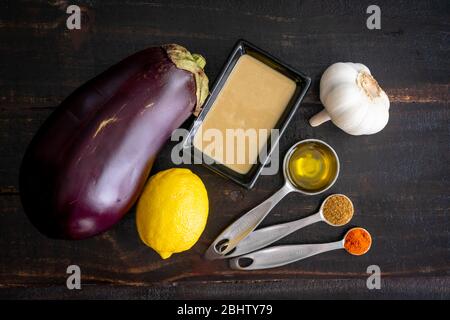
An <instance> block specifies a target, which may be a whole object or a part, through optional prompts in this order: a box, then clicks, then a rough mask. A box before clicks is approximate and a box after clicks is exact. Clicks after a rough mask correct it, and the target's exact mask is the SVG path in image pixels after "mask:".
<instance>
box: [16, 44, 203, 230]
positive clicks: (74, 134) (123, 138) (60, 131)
mask: <svg viewBox="0 0 450 320" xmlns="http://www.w3.org/2000/svg"><path fill="white" fill-rule="evenodd" d="M204 66H205V59H204V58H203V57H202V56H200V55H196V54H190V53H189V51H188V50H186V49H185V48H183V47H182V46H179V45H175V44H170V45H165V46H159V47H152V48H148V49H145V50H142V51H140V52H138V53H135V54H133V55H131V56H129V57H128V58H125V59H124V60H122V61H121V62H119V63H117V64H116V65H114V66H112V67H111V68H109V69H108V70H106V71H105V72H103V73H102V74H100V75H98V76H97V77H95V78H94V79H92V80H90V81H88V82H87V83H85V84H84V85H82V86H81V87H80V88H78V89H77V90H76V91H75V92H73V93H72V94H71V95H70V96H69V97H68V98H66V99H65V100H64V101H63V102H62V103H61V104H60V105H59V106H58V107H57V108H56V110H55V111H54V112H53V113H52V114H51V115H50V117H49V118H48V119H47V120H46V121H45V122H44V124H43V125H42V126H41V128H40V129H39V131H38V132H37V134H36V135H35V137H34V138H33V140H32V141H31V143H30V145H29V146H28V148H27V151H26V153H25V156H24V158H23V161H22V165H21V169H20V195H21V200H22V204H23V206H24V209H25V213H26V214H27V216H28V217H29V219H30V221H31V222H32V223H33V225H34V226H36V228H37V229H38V230H39V231H40V232H41V233H43V234H45V235H46V236H48V237H51V238H60V239H84V238H88V237H91V236H94V235H96V234H99V233H101V232H103V231H106V230H108V229H109V228H111V227H112V226H113V225H114V224H116V223H117V222H118V221H119V220H120V219H121V218H122V217H123V216H124V215H125V214H126V213H127V212H128V211H129V210H130V208H131V207H132V206H133V204H134V203H135V202H136V200H137V198H138V196H139V194H140V193H141V191H142V189H143V187H144V184H145V182H146V180H147V178H148V175H149V174H150V170H151V168H152V165H153V162H154V160H155V158H156V156H157V154H158V152H159V151H160V149H161V148H162V146H163V145H164V144H165V143H166V141H167V140H168V138H169V137H170V135H171V133H172V131H173V130H174V129H176V128H178V127H179V126H180V125H181V124H182V123H183V122H184V121H186V120H187V118H188V117H189V116H190V115H191V114H195V115H197V114H198V112H199V111H200V110H201V106H202V104H203V102H204V101H205V98H206V96H207V95H208V78H207V76H206V75H205V73H204V71H203V68H204Z"/></svg>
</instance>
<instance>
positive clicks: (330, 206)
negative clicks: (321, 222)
mask: <svg viewBox="0 0 450 320" xmlns="http://www.w3.org/2000/svg"><path fill="white" fill-rule="evenodd" d="M323 216H324V217H325V219H326V220H327V221H328V222H329V223H331V224H332V225H335V226H342V225H344V224H346V223H347V222H349V221H350V219H351V218H352V217H353V205H352V202H351V201H350V199H348V198H347V197H345V196H343V195H334V196H331V197H329V198H328V199H327V200H326V201H325V204H324V206H323Z"/></svg>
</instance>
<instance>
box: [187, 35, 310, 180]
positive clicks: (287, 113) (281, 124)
mask: <svg viewBox="0 0 450 320" xmlns="http://www.w3.org/2000/svg"><path fill="white" fill-rule="evenodd" d="M243 55H250V56H252V57H253V58H255V59H257V60H259V61H261V62H263V63H264V64H266V65H268V66H269V67H271V68H272V69H274V70H276V71H278V72H280V73H281V74H283V75H284V76H286V77H288V78H290V79H291V80H293V81H294V82H295V84H296V87H295V91H294V94H293V95H292V97H291V99H290V101H289V103H288V104H287V106H286V107H285V109H284V111H283V113H282V115H281V117H280V118H279V120H278V121H277V124H276V126H275V128H274V129H278V130H279V136H278V137H277V138H276V139H271V138H270V137H269V138H268V139H267V142H266V148H265V150H267V156H264V155H263V154H262V152H261V153H260V154H259V156H258V159H257V163H256V164H253V165H252V167H251V169H250V170H249V171H248V172H247V173H246V174H240V173H238V172H236V171H234V170H232V169H230V168H228V167H227V166H225V165H223V164H220V163H217V162H214V163H212V164H208V163H211V162H213V161H212V159H210V158H209V157H208V156H207V155H206V154H204V153H202V152H201V151H200V150H198V149H197V150H196V152H194V149H195V147H194V144H193V140H194V137H195V134H196V132H197V130H198V129H199V127H200V125H201V124H202V122H203V121H204V120H205V117H206V116H207V114H208V112H209V111H210V110H211V107H212V106H213V104H214V101H215V100H216V98H217V96H218V94H219V93H220V92H221V90H222V88H223V87H224V85H225V83H226V81H227V79H228V77H229V75H230V73H231V72H232V70H233V68H234V67H235V65H236V63H237V61H238V60H239V58H240V57H241V56H243ZM310 83H311V79H310V78H309V77H308V76H306V75H305V74H303V73H302V72H300V71H297V70H295V69H294V68H292V67H290V66H288V65H287V64H285V63H283V62H281V61H280V60H278V59H277V58H275V57H273V56H272V55H270V54H269V53H267V52H265V51H263V50H261V49H259V48H258V47H256V46H254V45H253V44H251V43H249V42H247V41H245V40H239V41H238V42H237V43H236V45H235V47H234V49H233V51H232V52H231V54H230V56H229V57H228V60H227V62H226V63H225V65H224V67H223V69H222V71H221V73H220V74H219V76H218V77H217V79H216V81H215V83H214V85H213V86H212V88H211V93H210V95H209V97H208V98H207V100H206V101H205V103H204V105H203V110H202V111H201V113H200V114H199V116H198V118H197V119H195V121H194V123H193V125H192V127H191V128H190V131H189V134H188V136H187V137H186V139H185V140H184V144H183V148H184V149H185V151H187V150H188V149H189V152H191V156H192V158H193V159H195V160H196V161H197V162H198V161H201V160H202V159H200V157H199V155H200V156H201V157H203V159H208V160H209V161H207V162H208V163H205V161H202V163H203V164H204V165H205V166H206V167H208V168H209V169H211V170H212V171H214V172H216V173H218V174H220V175H222V176H224V177H226V178H228V179H231V180H232V181H234V182H236V183H238V184H239V185H241V186H243V187H246V188H248V189H250V188H252V187H253V186H254V184H255V182H256V180H257V179H258V177H259V175H260V174H261V171H262V170H263V168H264V166H265V165H266V163H267V161H268V159H269V158H270V155H271V154H272V152H273V151H274V149H275V148H276V145H277V144H278V141H279V139H280V138H281V136H282V135H283V133H284V130H285V129H286V127H287V126H288V124H289V122H290V121H291V119H292V117H293V115H294V113H295V112H296V111H297V109H298V107H299V105H300V103H301V102H302V100H303V97H304V96H305V94H306V92H307V91H308V89H309V86H310ZM271 140H274V141H271Z"/></svg>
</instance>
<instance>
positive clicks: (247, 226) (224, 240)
mask: <svg viewBox="0 0 450 320" xmlns="http://www.w3.org/2000/svg"><path fill="white" fill-rule="evenodd" d="M301 144H311V146H314V145H315V146H316V148H317V149H319V148H322V149H325V150H326V151H327V153H328V154H329V155H331V157H332V158H333V166H334V170H333V175H332V176H331V178H330V179H329V181H328V183H327V185H326V186H324V187H323V188H321V189H319V190H314V191H311V190H305V189H304V188H301V187H299V186H298V183H296V182H295V180H294V179H293V178H292V177H291V174H290V170H289V163H290V160H291V156H292V155H293V154H294V152H295V151H296V150H297V148H299V146H300V145H301ZM283 175H284V179H285V183H284V185H283V187H281V189H279V190H278V191H277V192H275V194H273V195H272V196H271V197H270V198H269V199H267V200H266V201H264V202H262V203H261V204H259V205H258V206H256V207H255V208H253V209H252V210H250V211H249V212H247V213H246V214H244V215H243V216H242V217H240V218H239V219H238V220H236V221H235V222H234V223H233V224H231V225H230V226H228V228H226V229H225V230H224V231H223V232H222V233H221V234H220V235H219V236H218V237H217V238H216V239H215V240H214V242H213V243H212V244H211V246H210V247H209V248H208V250H207V251H206V253H205V258H206V259H210V260H212V259H223V258H227V256H226V254H227V253H230V252H231V251H232V250H233V249H234V248H235V247H236V246H237V245H238V243H239V242H240V241H242V240H244V239H245V238H246V237H247V236H248V235H249V234H250V233H251V232H252V231H253V230H255V229H256V227H257V226H258V225H259V224H260V223H261V222H262V221H263V220H264V218H265V217H266V216H267V214H268V213H269V212H270V211H271V210H272V209H273V207H275V205H276V204H277V203H278V202H279V201H280V200H281V199H283V198H284V197H285V196H286V195H287V194H289V193H291V192H299V193H302V194H305V195H316V194H320V193H322V192H324V191H326V190H328V189H329V188H330V187H331V186H332V185H333V184H334V183H335V182H336V180H337V177H338V175H339V158H338V156H337V154H336V151H334V149H333V148H332V147H331V146H329V145H328V144H327V143H325V142H323V141H321V140H317V139H307V140H302V141H300V142H297V143H296V144H294V145H293V146H292V147H291V148H290V149H289V150H288V152H287V153H286V155H285V157H284V161H283Z"/></svg>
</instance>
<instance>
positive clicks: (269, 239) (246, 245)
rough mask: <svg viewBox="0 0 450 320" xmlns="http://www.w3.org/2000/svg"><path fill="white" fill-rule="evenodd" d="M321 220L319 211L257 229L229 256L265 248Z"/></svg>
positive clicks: (228, 256)
mask: <svg viewBox="0 0 450 320" xmlns="http://www.w3.org/2000/svg"><path fill="white" fill-rule="evenodd" d="M321 220H322V217H321V215H320V212H317V213H315V214H313V215H311V216H309V217H306V218H303V219H299V220H295V221H291V222H287V223H282V224H277V225H273V226H270V227H266V228H262V229H259V230H255V231H253V232H252V233H250V235H249V236H248V237H247V238H245V239H244V240H242V241H241V242H239V243H238V245H237V246H236V249H235V250H234V251H233V252H232V253H231V254H228V255H227V258H231V257H237V256H240V255H243V254H246V253H248V252H253V251H256V250H258V249H261V248H264V247H266V246H268V245H269V244H271V243H274V242H275V241H277V240H280V239H282V238H284V237H286V236H287V235H289V234H291V233H293V232H294V231H297V230H299V229H301V228H304V227H306V226H309V225H311V224H313V223H316V222H319V221H321Z"/></svg>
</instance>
